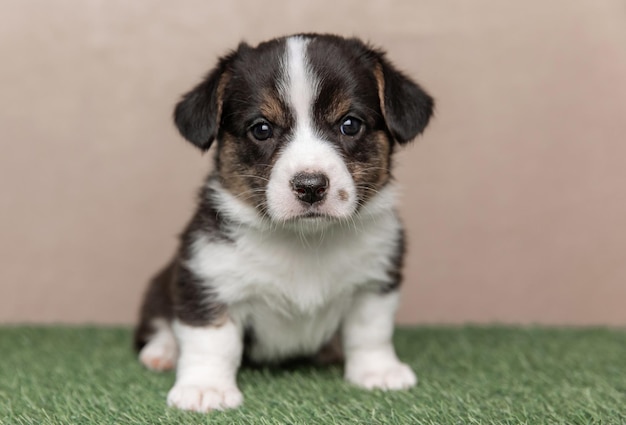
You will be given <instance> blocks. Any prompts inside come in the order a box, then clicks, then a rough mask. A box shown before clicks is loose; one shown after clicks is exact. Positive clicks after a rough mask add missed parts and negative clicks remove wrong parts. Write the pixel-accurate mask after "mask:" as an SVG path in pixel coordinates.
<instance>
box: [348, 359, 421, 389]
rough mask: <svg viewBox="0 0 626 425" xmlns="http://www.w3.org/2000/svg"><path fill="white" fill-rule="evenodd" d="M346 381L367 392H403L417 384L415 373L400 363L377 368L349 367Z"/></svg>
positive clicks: (370, 366)
mask: <svg viewBox="0 0 626 425" xmlns="http://www.w3.org/2000/svg"><path fill="white" fill-rule="evenodd" d="M346 379H347V380H348V381H349V382H351V383H353V384H355V385H358V386H359V387H362V388H366V389H368V390H373V389H381V390H404V389H407V388H411V387H413V386H415V384H417V377H416V376H415V373H413V371H412V370H411V368H410V367H409V366H407V365H406V364H404V363H400V362H397V363H392V364H387V365H385V366H377V367H374V366H372V365H369V367H358V366H357V367H351V368H348V369H347V371H346Z"/></svg>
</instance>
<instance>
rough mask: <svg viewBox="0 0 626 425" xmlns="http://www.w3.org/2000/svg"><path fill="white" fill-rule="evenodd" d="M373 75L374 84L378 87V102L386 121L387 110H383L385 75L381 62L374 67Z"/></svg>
mask: <svg viewBox="0 0 626 425" xmlns="http://www.w3.org/2000/svg"><path fill="white" fill-rule="evenodd" d="M374 77H375V78H376V86H377V87H378V100H379V102H380V110H381V112H382V113H383V118H384V119H385V121H387V112H386V111H385V75H384V74H383V67H382V65H381V64H379V63H378V64H376V66H375V67H374Z"/></svg>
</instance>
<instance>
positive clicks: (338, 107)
mask: <svg viewBox="0 0 626 425" xmlns="http://www.w3.org/2000/svg"><path fill="white" fill-rule="evenodd" d="M351 106H352V102H350V99H349V98H348V97H344V96H343V94H339V95H337V96H335V99H334V100H333V103H331V104H330V106H329V108H328V111H327V113H326V119H327V120H328V122H331V123H336V122H338V121H339V120H340V119H342V118H343V117H344V116H345V115H346V114H347V113H348V112H350V107H351Z"/></svg>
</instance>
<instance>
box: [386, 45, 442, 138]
mask: <svg viewBox="0 0 626 425" xmlns="http://www.w3.org/2000/svg"><path fill="white" fill-rule="evenodd" d="M374 75H375V76H376V82H377V84H378V94H379V98H380V108H381V110H382V112H383V115H384V118H385V121H386V123H387V128H388V129H389V131H390V132H391V135H392V136H393V137H394V139H395V140H396V141H397V142H398V143H400V144H405V143H407V142H410V141H411V140H413V139H414V138H415V137H416V136H417V135H418V134H420V133H421V132H422V131H424V129H425V128H426V126H427V125H428V121H429V120H430V117H431V116H432V114H433V108H434V106H435V101H434V99H433V98H432V97H431V96H430V95H429V94H428V93H426V91H424V89H422V88H421V87H420V86H419V85H418V84H417V83H415V82H413V81H411V80H410V79H409V78H408V77H406V76H405V75H404V74H403V73H402V72H400V71H398V70H397V69H395V68H394V66H393V65H392V64H391V63H389V62H388V61H387V60H386V59H385V58H384V57H383V56H382V55H381V56H380V57H379V62H378V64H377V65H376V68H375V69H374Z"/></svg>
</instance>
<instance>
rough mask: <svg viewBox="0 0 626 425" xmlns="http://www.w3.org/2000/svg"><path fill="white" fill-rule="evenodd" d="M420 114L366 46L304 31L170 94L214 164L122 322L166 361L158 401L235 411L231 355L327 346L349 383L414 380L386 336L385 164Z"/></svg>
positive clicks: (397, 243)
mask: <svg viewBox="0 0 626 425" xmlns="http://www.w3.org/2000/svg"><path fill="white" fill-rule="evenodd" d="M432 109H433V100H432V98H431V97H430V96H429V95H428V94H427V93H426V92H425V91H424V90H423V89H422V88H421V87H420V86H418V85H417V84H416V83H414V82H413V81H411V80H410V79H409V78H407V77H406V76H405V75H403V74H402V73H400V72H399V71H397V70H396V69H395V68H394V67H393V66H392V65H391V64H390V62H389V61H388V60H387V59H386V58H385V56H384V53H383V52H381V51H380V50H376V49H373V48H371V47H370V46H368V45H366V44H364V43H363V42H361V41H359V40H358V39H346V38H342V37H338V36H332V35H317V34H300V35H295V36H289V37H284V38H278V39H274V40H271V41H268V42H265V43H262V44H260V45H258V46H257V47H250V46H248V45H247V44H241V45H240V46H239V47H238V49H237V50H236V51H233V52H231V53H230V54H228V55H227V56H225V57H223V58H221V60H220V61H219V63H218V65H217V67H216V68H215V69H213V70H212V71H211V72H210V73H209V74H208V76H207V77H206V78H205V79H204V81H202V82H201V83H200V84H199V85H198V86H196V87H195V88H194V89H193V90H192V91H190V92H189V93H187V94H186V95H185V96H184V97H183V99H182V100H181V101H180V103H179V104H178V105H177V107H176V110H175V122H176V125H177V126H178V129H179V130H180V133H181V134H182V136H183V137H185V138H186V139H187V140H189V141H190V142H191V143H193V144H194V145H196V146H197V147H199V148H200V149H202V150H207V149H209V147H210V146H211V144H212V143H213V142H215V144H216V145H217V146H216V149H215V166H214V170H213V171H212V172H211V174H210V175H209V176H208V178H207V179H206V181H205V183H204V185H203V186H202V188H201V191H200V196H199V200H198V207H197V210H196V212H195V215H194V216H193V218H192V219H191V221H190V223H189V224H188V226H187V227H186V229H185V230H184V232H183V234H182V236H181V243H180V246H179V249H178V251H177V253H176V255H175V257H174V259H173V260H172V261H171V263H170V264H169V265H168V266H167V267H165V268H164V269H163V271H162V272H161V273H159V274H158V275H157V276H156V277H155V278H154V279H153V280H152V282H151V283H150V286H149V288H148V290H147V292H146V297H145V300H144V304H143V308H142V310H141V320H140V323H139V326H138V328H137V331H136V344H137V348H138V349H139V350H140V354H139V358H140V360H141V362H142V363H143V364H144V365H146V366H147V367H148V368H150V369H155V370H164V369H170V368H173V367H176V383H175V384H174V387H173V388H172V389H171V391H170V392H169V395H168V397H167V401H168V404H169V405H171V406H175V407H178V408H181V409H186V410H194V411H200V412H207V411H210V410H214V409H225V408H233V407H237V406H239V405H240V404H241V403H242V402H243V396H242V394H241V392H240V391H239V389H238V388H237V382H236V376H237V370H238V368H239V366H240V364H241V361H242V358H244V359H247V360H249V361H251V362H256V363H280V362H282V361H285V360H289V359H293V358H302V357H306V358H312V359H315V358H318V359H321V358H322V357H324V356H325V357H326V358H328V357H329V355H330V356H331V357H334V358H336V357H337V356H336V355H337V354H338V353H337V348H341V349H342V352H343V358H344V359H345V360H344V361H345V378H346V379H347V380H348V381H349V382H351V383H353V384H355V385H358V386H361V387H364V388H368V389H371V388H381V389H385V390H396V389H404V388H409V387H411V386H413V385H415V384H416V382H417V380H416V377H415V374H414V373H413V371H412V370H411V369H410V368H409V367H408V366H407V365H406V364H404V363H402V362H400V361H399V360H398V358H397V356H396V354H395V350H394V347H393V345H392V333H393V328H394V315H395V311H396V308H397V305H398V295H399V291H398V288H399V285H400V280H401V267H402V260H403V255H404V238H403V229H402V225H401V223H400V221H399V219H398V216H397V214H396V211H395V209H394V183H393V181H392V178H391V169H392V161H391V158H392V154H393V152H394V150H395V149H396V147H397V146H398V145H403V144H405V143H407V142H409V141H411V140H412V139H413V138H414V137H415V136H417V135H418V134H419V133H421V132H422V131H423V129H424V128H425V127H426V125H427V124H428V121H429V118H430V116H431V114H432ZM333 350H334V351H333Z"/></svg>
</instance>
